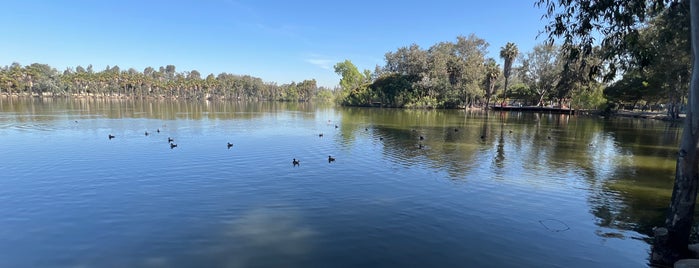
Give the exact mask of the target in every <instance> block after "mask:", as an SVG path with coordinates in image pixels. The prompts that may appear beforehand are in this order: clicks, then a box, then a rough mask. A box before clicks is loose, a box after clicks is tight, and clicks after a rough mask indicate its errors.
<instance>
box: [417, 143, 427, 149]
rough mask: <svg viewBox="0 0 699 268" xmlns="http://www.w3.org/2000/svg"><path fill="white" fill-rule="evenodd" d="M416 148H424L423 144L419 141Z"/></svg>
mask: <svg viewBox="0 0 699 268" xmlns="http://www.w3.org/2000/svg"><path fill="white" fill-rule="evenodd" d="M417 148H418V149H423V148H425V146H424V145H422V143H420V144H418V145H417Z"/></svg>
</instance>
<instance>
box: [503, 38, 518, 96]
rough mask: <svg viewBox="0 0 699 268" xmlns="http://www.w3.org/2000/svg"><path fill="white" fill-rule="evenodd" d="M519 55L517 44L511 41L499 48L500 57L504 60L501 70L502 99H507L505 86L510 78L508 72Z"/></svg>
mask: <svg viewBox="0 0 699 268" xmlns="http://www.w3.org/2000/svg"><path fill="white" fill-rule="evenodd" d="M517 55H519V50H518V49H517V45H515V44H514V43H512V42H507V44H505V46H504V47H501V48H500V58H502V59H503V61H504V66H503V70H502V74H503V76H505V89H504V91H505V92H504V94H503V99H504V101H507V86H508V82H509V80H510V72H511V71H512V64H513V63H514V61H515V59H516V58H517Z"/></svg>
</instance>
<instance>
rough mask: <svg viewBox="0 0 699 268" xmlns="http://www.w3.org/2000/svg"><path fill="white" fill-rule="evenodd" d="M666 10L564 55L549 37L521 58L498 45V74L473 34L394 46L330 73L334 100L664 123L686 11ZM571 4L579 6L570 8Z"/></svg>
mask: <svg viewBox="0 0 699 268" xmlns="http://www.w3.org/2000/svg"><path fill="white" fill-rule="evenodd" d="M640 2H643V1H640ZM651 2H653V1H651ZM660 2H664V1H660ZM671 2H673V3H677V4H673V5H666V6H667V8H660V9H654V10H650V9H647V10H644V11H643V12H646V13H647V14H646V15H645V17H644V22H643V23H638V24H637V25H634V27H635V28H633V29H634V31H632V32H630V33H629V34H628V35H624V36H623V39H622V38H618V39H617V40H616V41H615V42H604V43H590V44H589V45H587V46H585V47H580V48H578V49H571V47H570V46H569V45H567V44H563V45H557V44H555V43H554V40H553V39H551V40H547V41H545V42H543V43H541V44H539V45H537V46H535V47H534V48H533V49H532V51H528V52H525V53H520V52H519V51H518V48H517V46H516V45H515V44H513V43H507V44H506V45H505V46H503V47H501V48H500V58H501V59H502V62H503V65H504V66H500V65H498V64H497V63H496V60H495V59H493V58H488V57H487V56H486V55H487V53H488V47H489V44H488V42H486V41H485V40H483V39H481V38H479V37H477V36H476V35H473V34H472V35H470V36H468V37H464V36H459V37H457V39H456V42H441V43H438V44H435V45H433V46H431V47H430V48H428V49H423V48H421V47H420V46H418V45H416V44H413V45H410V46H407V47H401V48H399V49H398V50H396V51H393V52H388V53H386V55H385V64H384V65H383V66H376V68H375V70H374V71H373V72H371V71H369V70H364V71H363V72H360V71H359V70H358V69H357V67H356V66H355V65H354V64H352V62H351V61H349V60H345V61H344V62H340V63H337V64H336V65H335V72H336V73H337V74H338V75H340V76H342V79H341V81H340V88H341V92H339V93H338V94H337V100H338V101H339V102H340V103H342V104H344V105H350V106H377V105H380V106H384V107H428V108H455V107H470V106H473V105H480V106H485V107H486V108H487V107H489V105H491V104H493V103H491V99H495V100H496V101H495V102H496V103H502V102H505V103H509V104H510V105H512V104H522V105H538V106H543V105H549V104H552V105H557V106H559V107H572V108H575V109H599V110H601V109H605V108H609V109H612V108H623V107H645V108H648V109H653V108H658V107H664V105H667V107H668V109H667V110H668V115H670V116H671V117H673V118H678V117H679V113H680V107H682V104H683V103H685V102H686V99H685V98H684V96H686V95H687V90H688V84H689V78H690V72H691V64H690V60H691V51H690V46H689V44H690V43H689V41H688V39H687V38H686V37H687V36H688V35H689V20H688V18H689V16H688V12H689V8H688V5H687V4H681V3H684V2H683V1H671ZM685 2H686V1H685ZM575 4H581V5H582V4H584V3H582V2H581V3H577V2H576V3H570V4H569V5H570V6H574V5H575ZM631 6H633V5H631ZM661 6H663V5H661ZM635 10H636V9H635ZM572 11H575V9H572ZM602 11H603V10H597V12H602ZM622 13H623V12H622ZM622 19H623V18H622ZM627 19H628V18H627ZM571 21H572V20H571ZM635 21H636V22H639V20H638V19H635ZM582 23H591V22H589V21H588V22H585V21H583V22H582ZM590 26H594V25H592V24H591V25H590ZM630 26H631V25H629V27H630ZM548 30H550V31H556V30H557V31H562V30H563V29H554V28H550V29H548ZM592 40H593V39H591V41H592Z"/></svg>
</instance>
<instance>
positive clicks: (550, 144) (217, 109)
mask: <svg viewBox="0 0 699 268" xmlns="http://www.w3.org/2000/svg"><path fill="white" fill-rule="evenodd" d="M158 130H159V132H158ZM146 132H148V135H146V134H145V133H146ZM321 133H322V134H323V135H322V137H321V136H320V134H321ZM680 133H681V124H680V125H677V124H672V123H668V122H662V121H654V120H644V119H632V118H614V119H603V118H596V117H594V118H589V117H576V116H568V115H554V114H534V113H500V112H497V113H496V112H490V113H485V112H482V111H464V110H400V109H380V108H346V107H334V106H323V105H314V104H309V103H270V102H259V103H244V102H233V103H230V102H183V101H159V100H144V101H140V100H86V99H82V100H81V99H78V100H71V99H43V100H42V99H16V98H7V97H3V98H0V150H1V151H0V152H2V153H0V267H644V266H647V262H648V257H649V251H650V246H649V234H650V233H651V228H652V227H653V226H658V225H661V224H662V222H663V218H664V213H665V211H666V208H667V206H668V204H669V200H670V195H671V190H672V182H673V179H674V167H675V153H676V151H677V147H678V144H679V139H680ZM109 135H114V138H113V139H109V138H108V136H109ZM421 137H422V138H421ZM168 138H172V139H173V140H174V141H173V143H175V144H177V147H174V148H171V146H170V144H169V142H168ZM228 142H230V143H232V144H233V146H232V147H230V148H229V147H228V146H227V143H228ZM328 156H332V157H333V158H335V161H332V162H329V161H328ZM292 159H298V160H299V162H300V163H299V165H298V166H296V165H293V164H292Z"/></svg>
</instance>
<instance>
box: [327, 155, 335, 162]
mask: <svg viewBox="0 0 699 268" xmlns="http://www.w3.org/2000/svg"><path fill="white" fill-rule="evenodd" d="M330 162H335V157H332V156H329V155H328V163H330Z"/></svg>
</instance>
